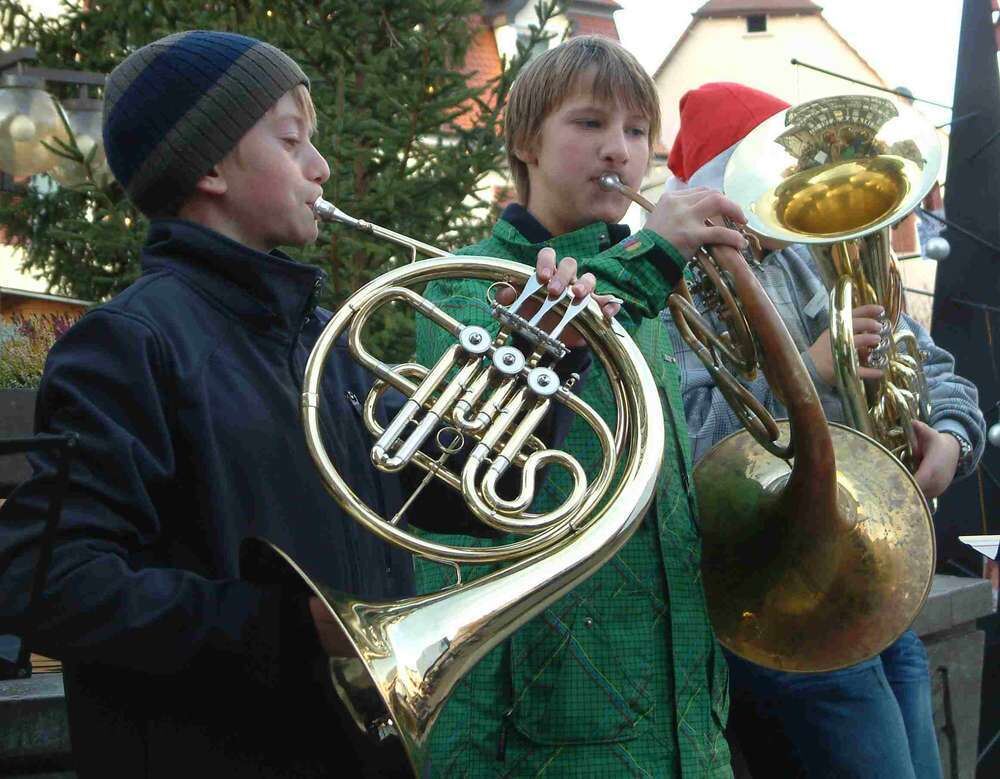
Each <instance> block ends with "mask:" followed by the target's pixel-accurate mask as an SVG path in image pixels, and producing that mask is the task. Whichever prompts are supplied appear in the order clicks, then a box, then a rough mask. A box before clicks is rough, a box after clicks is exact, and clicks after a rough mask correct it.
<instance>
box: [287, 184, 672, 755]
mask: <svg viewBox="0 0 1000 779" xmlns="http://www.w3.org/2000/svg"><path fill="white" fill-rule="evenodd" d="M314 211H315V213H316V215H317V218H318V219H321V220H323V221H337V222H341V223H345V224H349V225H351V226H353V227H356V228H358V229H361V230H364V231H365V232H367V233H370V234H373V235H376V236H378V237H381V238H385V239H386V240H390V241H392V242H393V243H396V244H399V245H402V246H404V247H406V248H407V249H409V250H410V254H411V257H413V258H415V257H416V255H417V253H418V252H421V253H424V254H430V255H431V258H430V259H421V260H419V261H416V262H411V263H410V264H408V265H404V266H402V267H398V268H395V269H394V270H391V271H389V272H388V273H385V274H384V275H382V276H380V277H378V278H376V279H374V280H373V281H371V282H369V283H368V284H367V285H365V286H364V287H362V288H361V289H360V290H358V291H357V292H355V293H354V294H353V295H351V297H350V298H348V300H347V301H346V302H345V303H344V304H343V306H342V307H341V308H340V309H339V310H338V311H337V312H336V313H335V314H334V316H333V318H332V319H331V321H330V322H329V324H328V325H327V326H326V328H325V329H324V330H323V332H322V334H321V335H320V337H319V339H318V341H317V343H316V345H315V347H314V348H313V351H312V353H311V355H310V357H309V360H308V363H307V366H306V371H305V379H304V383H303V390H302V399H301V404H302V416H303V424H304V428H305V435H306V441H307V445H308V447H309V451H310V453H311V454H312V457H313V459H314V461H315V463H316V466H317V468H318V469H319V472H320V474H321V476H322V478H323V481H324V483H325V485H326V488H327V490H328V491H329V492H330V494H331V495H332V496H333V498H334V499H335V500H336V501H337V503H338V504H340V506H341V508H343V509H344V511H345V512H347V513H348V514H349V515H350V516H351V517H353V518H354V519H355V520H357V521H358V522H360V523H361V524H362V525H364V526H365V527H366V528H367V529H368V530H370V531H371V532H373V533H375V534H376V535H377V536H379V537H380V538H381V539H383V540H385V541H387V542H390V543H393V544H397V545H399V546H401V547H403V548H404V549H407V550H409V551H410V552H412V553H414V554H417V555H422V556H423V557H426V558H428V559H430V560H434V561H437V562H440V563H443V564H447V565H453V566H455V567H456V568H458V567H459V566H460V565H461V564H466V563H488V562H503V563H506V564H507V565H506V566H505V567H503V568H500V569H499V570H497V571H495V572H493V573H491V574H488V575H486V576H484V577H483V578H480V579H477V580H475V581H473V582H468V583H463V582H461V577H460V576H459V584H458V585H456V586H454V587H451V588H449V589H446V590H443V591H440V592H436V593H431V594H427V595H421V596H417V597H411V598H406V599H404V600H401V601H398V602H383V603H374V602H367V601H363V600H359V599H357V598H354V597H352V596H351V595H349V594H346V593H341V592H336V591H334V590H332V589H331V588H329V587H328V586H326V585H324V583H323V581H322V577H321V576H320V577H313V576H309V575H307V574H306V573H305V572H304V571H303V570H302V568H301V567H300V566H298V565H297V564H296V562H295V561H294V560H293V559H291V558H290V557H289V556H288V555H287V554H285V553H284V552H283V551H282V550H280V549H277V548H276V547H273V546H272V547H271V549H272V550H273V551H274V552H275V553H276V554H277V555H278V556H279V557H280V558H281V559H282V560H284V561H285V562H286V563H287V564H288V565H290V566H291V568H292V569H293V570H294V571H295V572H296V573H297V574H298V575H299V576H301V577H302V579H303V580H304V581H305V582H306V584H307V585H308V586H309V587H310V589H311V590H312V591H313V592H314V593H315V594H316V595H317V596H319V598H321V599H322V601H323V603H324V604H325V605H326V608H327V609H328V610H329V612H330V614H331V615H333V617H334V618H335V619H336V621H337V622H338V623H339V624H340V626H341V627H342V628H343V630H344V632H345V634H346V635H347V637H348V639H349V640H350V643H351V646H352V647H353V649H354V656H352V657H344V658H332V659H331V660H330V669H331V675H332V678H333V683H334V687H335V688H336V690H337V692H338V694H339V696H340V698H341V699H342V701H343V702H344V704H345V706H346V708H347V709H348V711H349V712H350V713H351V716H352V717H353V719H354V721H355V723H356V724H357V725H358V727H359V728H361V729H362V730H363V731H365V732H367V733H369V734H371V735H372V736H373V738H375V739H376V740H377V741H380V742H382V743H383V745H384V746H385V747H386V748H393V746H394V745H398V746H401V747H402V750H403V752H404V753H405V756H406V759H407V760H408V761H409V764H410V766H411V767H412V769H413V770H414V772H415V773H417V774H419V773H420V772H421V770H422V767H423V766H424V765H425V758H426V749H427V742H428V738H429V735H430V733H431V731H432V728H433V725H434V722H435V720H436V718H437V716H438V713H439V712H440V710H441V707H442V706H443V705H444V703H445V701H446V700H447V699H448V696H449V695H450V694H451V691H452V690H453V689H454V687H455V685H456V684H457V683H458V682H459V680H460V679H461V678H462V677H463V676H464V675H465V674H466V673H468V671H469V670H470V669H471V668H472V667H473V666H474V665H475V664H476V663H477V662H478V661H479V659H480V658H482V657H483V656H484V655H485V654H486V653H487V652H489V651H490V650H491V649H492V648H493V647H495V646H496V645H497V644H498V643H500V642H501V641H503V640H504V639H505V638H507V637H508V636H510V635H511V634H512V633H513V632H514V631H516V630H517V629H518V628H519V627H520V626H521V625H523V624H524V623H525V622H527V621H528V620H530V619H532V618H533V617H535V616H536V615H538V614H539V613H540V612H541V611H542V610H544V609H545V608H546V607H547V606H549V605H550V604H551V603H553V602H554V601H556V600H557V599H558V598H560V597H562V596H563V595H565V594H566V593H567V592H568V591H569V590H570V589H572V588H573V587H575V586H577V585H578V584H580V583H581V582H582V581H584V580H585V579H586V578H587V577H589V576H590V575H591V574H592V573H594V571H596V570H597V569H598V568H599V567H600V566H601V565H603V564H604V563H605V562H607V561H608V560H609V559H610V558H611V557H612V556H613V555H614V554H615V553H616V552H617V551H618V549H620V548H621V546H622V545H623V544H624V543H625V542H626V541H627V540H628V538H629V537H630V536H631V535H632V533H633V532H634V531H635V529H636V528H637V527H638V524H639V522H641V521H642V518H643V516H644V515H645V513H646V510H647V507H648V506H649V504H650V502H651V501H652V499H653V495H654V494H655V488H656V477H657V473H658V471H659V468H660V463H661V459H662V452H663V442H664V432H663V425H664V422H663V415H662V410H661V408H660V402H659V397H658V393H657V389H656V385H655V383H654V381H653V377H652V374H651V372H650V370H649V368H648V367H647V365H646V363H645V361H644V358H643V357H642V354H641V353H640V352H639V350H638V347H637V346H636V345H635V343H634V342H633V341H632V339H631V338H630V337H629V336H628V335H627V334H626V333H625V331H624V330H623V329H622V328H621V326H620V325H619V324H618V323H617V322H614V321H613V320H612V321H610V322H609V321H608V320H606V319H605V317H604V315H603V314H602V312H601V311H600V308H599V307H598V305H597V304H596V303H595V302H593V301H590V300H588V299H584V300H581V301H574V300H573V298H572V292H571V289H570V288H567V290H566V291H565V292H564V293H563V295H562V296H560V297H559V298H555V299H545V300H544V302H542V304H541V306H540V308H539V309H538V311H537V312H535V313H534V314H532V315H531V316H530V317H529V316H527V315H526V314H525V313H524V306H525V303H526V301H528V299H529V298H531V297H533V296H537V297H539V298H544V297H545V286H544V285H542V284H541V283H540V282H538V280H537V279H536V278H535V276H534V273H533V269H531V268H529V267H528V266H526V265H523V264H521V263H516V262H509V261H506V260H499V259H488V258H481V257H461V256H451V255H447V254H446V253H445V252H443V251H441V250H439V249H436V248H434V247H431V246H428V245H427V244H421V243H420V242H417V241H412V240H410V239H408V238H406V237H405V236H402V235H400V234H398V233H394V232H392V231H390V230H386V229H385V228H381V227H378V226H375V225H371V224H370V223H367V222H362V220H355V219H354V218H353V217H349V216H347V215H346V214H344V213H343V212H341V211H339V209H336V208H335V207H334V206H333V205H332V204H330V203H328V202H326V201H324V200H320V201H318V202H317V203H316V205H315V207H314ZM447 278H462V279H466V278H478V279H484V280H486V281H489V282H492V283H494V284H501V283H502V284H512V285H516V286H523V291H522V292H521V294H520V296H519V297H518V299H517V300H516V301H515V302H514V303H513V304H511V305H510V306H503V305H500V304H499V303H498V302H496V301H495V300H493V301H490V302H491V303H492V311H493V316H494V318H495V320H496V321H497V324H498V327H499V332H498V334H497V335H495V336H494V335H491V333H490V332H489V331H487V330H486V329H485V328H482V327H479V326H470V325H465V324H463V323H462V322H459V321H457V320H456V319H454V318H453V317H452V316H450V315H449V314H448V313H446V312H445V311H444V310H442V309H441V308H439V307H438V306H436V305H434V304H433V303H431V302H430V301H428V300H426V299H425V298H423V297H422V296H421V295H419V294H417V292H416V291H414V288H422V286H423V285H425V284H426V283H428V282H430V281H434V280H437V279H447ZM391 301H399V302H402V303H404V304H406V305H409V306H411V307H412V308H413V309H414V310H415V311H417V312H419V313H420V314H421V315H423V316H426V317H428V318H429V319H430V320H432V321H433V322H434V323H436V324H437V325H438V326H440V327H442V328H444V329H445V330H446V331H447V332H449V333H451V335H452V336H453V337H454V344H453V345H452V347H451V348H450V349H448V350H447V351H446V352H445V354H444V355H443V356H442V357H441V358H440V360H439V361H438V362H437V363H436V364H435V365H433V366H423V365H420V364H417V363H406V364H403V365H391V364H388V363H385V362H383V361H381V360H379V359H378V358H377V357H375V356H374V355H373V354H372V353H371V352H370V350H369V349H367V348H366V346H365V343H364V338H363V336H364V330H365V325H366V323H367V322H368V321H369V319H370V317H371V316H372V315H373V314H374V313H375V312H376V311H377V310H378V309H379V308H380V307H381V306H383V305H386V304H388V303H389V302H391ZM550 311H551V312H553V313H555V314H556V315H557V316H558V314H559V313H560V312H561V313H562V317H561V319H559V321H558V323H557V324H556V325H555V326H554V327H553V328H551V329H543V324H544V322H543V317H544V315H545V314H546V313H548V312H550ZM570 323H572V325H573V326H574V327H575V328H577V329H578V331H580V332H581V333H582V334H583V335H584V337H585V338H586V340H587V342H588V344H589V346H590V349H591V351H592V354H593V358H594V360H595V361H597V362H600V363H601V365H603V367H604V369H605V371H606V372H607V375H608V378H609V382H610V385H611V389H612V392H613V393H614V396H615V398H616V401H617V413H616V418H615V419H614V420H610V421H606V420H605V419H603V418H602V417H601V416H600V415H599V414H597V412H596V411H595V410H594V409H593V408H591V407H590V406H589V405H588V404H586V403H584V402H583V401H582V400H580V399H579V398H578V397H577V396H576V395H575V394H573V392H572V384H573V382H574V378H573V377H570V379H568V380H566V381H562V380H560V378H559V376H558V375H557V374H556V373H555V371H554V370H553V369H552V366H553V365H554V364H555V363H556V362H557V361H558V360H559V359H560V358H561V357H562V356H563V354H564V353H565V351H566V349H565V346H564V345H563V343H562V342H561V341H560V339H559V336H560V334H561V333H562V332H563V329H564V328H565V327H567V326H569V324H570ZM342 335H345V336H346V338H347V343H348V348H349V350H350V353H351V354H352V356H353V357H354V359H355V360H357V361H358V362H360V363H361V364H362V365H363V366H364V367H365V368H366V369H367V370H368V371H369V372H370V373H371V374H372V376H373V377H374V379H375V381H374V384H373V386H372V389H371V392H370V393H369V394H368V397H367V398H366V399H365V401H364V404H363V406H364V420H365V424H366V426H367V428H368V430H369V432H370V434H371V436H372V448H371V451H370V453H369V454H370V456H371V458H372V461H373V462H374V464H375V465H376V467H378V468H380V469H382V470H384V471H388V472H398V471H400V470H402V469H403V468H406V467H411V468H418V469H421V470H423V471H425V472H426V474H427V476H426V477H425V478H436V479H439V480H440V481H442V482H443V483H444V484H446V485H448V486H450V487H451V488H453V489H454V490H455V492H456V496H459V495H460V496H461V499H462V500H464V502H465V505H466V506H467V508H468V510H469V511H470V513H471V514H472V515H474V516H475V517H477V518H478V519H479V520H481V521H482V522H483V523H484V524H485V525H486V526H488V527H489V528H492V529H494V530H500V531H503V532H505V533H513V534H515V535H516V536H517V539H516V540H514V541H511V542H507V543H502V544H499V545H497V546H492V547H461V546H450V545H445V544H440V543H436V542H433V541H431V540H429V539H427V538H423V537H421V536H417V535H414V534H412V533H410V532H409V531H408V530H407V528H406V527H405V525H404V523H403V522H401V521H400V518H399V517H383V516H380V515H379V514H378V513H376V512H375V511H374V510H373V509H372V508H371V507H369V506H368V505H366V504H365V503H364V502H362V501H361V500H360V499H359V498H358V496H357V495H356V494H355V493H354V492H353V491H352V490H351V488H350V486H349V485H348V483H347V482H346V481H345V479H344V477H343V476H342V474H341V473H340V472H339V470H338V467H337V463H335V462H333V461H332V460H331V459H330V457H329V455H328V454H327V452H326V449H325V447H324V445H323V442H322V440H321V437H320V425H319V408H318V406H319V403H320V398H321V397H322V378H323V368H324V365H325V362H326V358H327V355H328V354H329V352H330V349H331V348H332V347H333V345H334V343H335V342H336V341H337V339H338V338H340V337H341V336H342ZM515 335H516V336H517V340H516V341H515V340H514V336H515ZM525 344H526V345H527V346H524V345H525ZM386 391H397V392H400V393H402V394H403V395H404V396H405V397H406V398H407V400H406V403H405V405H403V407H402V410H401V411H400V412H399V413H398V415H397V416H396V417H395V418H394V419H391V420H389V422H388V424H387V425H385V426H384V427H382V426H381V425H380V424H379V422H378V420H377V419H376V416H375V413H374V410H375V407H376V405H377V402H378V398H379V396H380V395H381V393H383V392H386ZM557 403H558V404H563V405H565V406H566V407H568V408H569V409H570V410H572V411H573V412H575V413H577V414H579V415H580V416H581V417H582V418H583V419H584V420H585V421H586V422H587V424H589V425H590V427H591V429H592V430H593V432H594V435H595V436H596V438H597V440H598V441H599V442H600V446H601V448H602V449H603V452H604V458H603V462H602V464H601V465H600V467H599V468H598V472H597V473H596V474H593V475H592V476H591V477H590V478H589V479H588V474H586V473H584V470H583V468H582V467H581V466H580V465H579V463H577V461H576V460H575V459H574V458H572V457H570V456H569V455H568V454H566V453H565V452H562V451H559V450H553V449H548V448H546V447H545V445H544V444H543V443H542V442H541V441H539V440H538V438H537V437H535V436H534V435H533V432H534V430H535V428H536V427H537V425H538V424H539V422H540V421H541V419H542V418H543V417H544V415H545V414H546V413H547V412H548V411H549V410H550V408H551V407H552V405H553V404H557ZM443 429H448V430H450V431H451V432H452V434H455V433H457V434H460V435H461V437H464V438H465V439H467V440H470V441H471V442H473V443H472V444H471V445H470V446H467V447H465V450H466V451H467V452H468V455H467V457H466V458H465V459H464V462H463V463H462V464H461V468H460V469H458V470H455V469H452V468H451V467H449V465H448V462H447V461H448V460H449V459H450V458H454V456H455V455H456V454H457V451H456V449H457V447H452V446H451V444H450V443H449V442H448V440H447V439H448V436H444V437H441V436H440V431H441V430H443ZM453 437H454V436H453ZM435 443H436V445H437V449H436V450H435V449H434V447H435ZM428 450H430V451H428ZM470 450H471V451H470ZM435 455H439V456H435ZM512 465H513V466H517V467H519V468H520V469H521V482H520V484H521V492H520V494H519V495H518V496H516V497H514V498H510V497H506V498H505V497H503V496H500V495H499V494H498V493H497V489H496V487H497V482H498V480H499V478H500V477H501V476H502V475H503V473H504V472H505V471H506V470H507V469H509V468H510V467H511V466H512ZM545 465H551V466H554V467H562V468H565V469H566V470H567V471H569V473H570V474H571V476H572V478H573V482H574V487H573V489H572V490H571V492H570V494H569V496H568V497H567V499H566V501H565V502H564V503H563V505H561V506H558V507H556V508H555V509H553V510H552V511H549V512H547V513H542V514H539V513H533V512H532V511H531V510H530V507H531V504H532V502H533V498H534V494H535V488H536V474H537V472H538V470H539V469H540V468H541V467H542V466H545ZM459 570H460V569H459Z"/></svg>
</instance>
